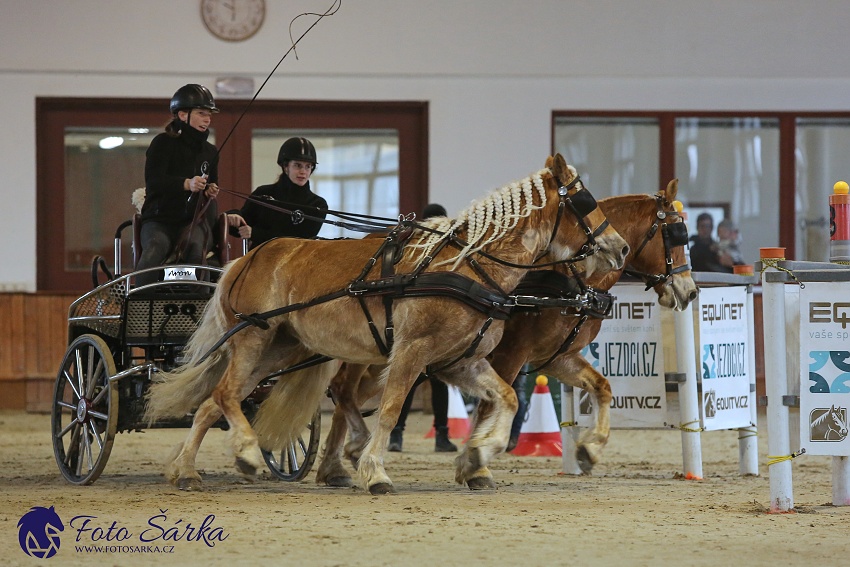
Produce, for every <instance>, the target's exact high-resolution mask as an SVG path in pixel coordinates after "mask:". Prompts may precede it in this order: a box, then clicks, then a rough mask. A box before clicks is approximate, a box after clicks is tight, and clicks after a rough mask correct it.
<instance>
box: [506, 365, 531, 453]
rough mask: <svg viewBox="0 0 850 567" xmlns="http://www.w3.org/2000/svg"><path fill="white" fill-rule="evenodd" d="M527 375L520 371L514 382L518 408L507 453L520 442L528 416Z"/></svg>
mask: <svg viewBox="0 0 850 567" xmlns="http://www.w3.org/2000/svg"><path fill="white" fill-rule="evenodd" d="M529 368H530V367H529V366H526V367H524V368H523V371H526V372H527V371H528V369H529ZM527 377H528V375H527V374H524V373H523V372H520V373H519V374H518V375H517V377H516V380H514V383H513V388H514V392H516V401H517V409H516V414H515V415H514V420H513V422H511V436H510V438H509V439H508V446H507V447H506V448H505V452H506V453H510V452H511V451H513V450H514V449H515V448H516V446H517V443H519V434H520V432H521V431H522V424H523V423H525V420H526V418H527V417H528V397H527V396H526V395H525V383H526V378H527Z"/></svg>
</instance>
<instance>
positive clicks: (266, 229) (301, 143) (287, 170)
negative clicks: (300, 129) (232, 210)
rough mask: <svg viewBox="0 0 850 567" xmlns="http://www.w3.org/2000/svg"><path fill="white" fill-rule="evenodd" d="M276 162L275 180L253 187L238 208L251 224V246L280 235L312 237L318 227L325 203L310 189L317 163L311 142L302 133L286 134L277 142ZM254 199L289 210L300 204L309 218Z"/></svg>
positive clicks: (299, 206) (297, 209) (319, 226)
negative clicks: (278, 146) (264, 204)
mask: <svg viewBox="0 0 850 567" xmlns="http://www.w3.org/2000/svg"><path fill="white" fill-rule="evenodd" d="M277 163H278V165H280V167H281V170H282V172H281V175H280V177H279V178H278V180H277V182H275V183H273V184H271V185H262V186H260V187H257V189H255V190H254V192H253V193H251V199H249V200H247V201H246V202H245V205H244V206H243V207H242V210H241V211H240V214H241V216H242V218H243V219H244V220H245V222H246V223H247V224H248V225H249V226H250V227H251V232H250V238H251V248H256V247H257V246H259V245H260V244H262V243H263V242H266V241H268V240H271V239H272V238H278V237H282V236H290V237H297V238H315V237H316V235H317V234H319V231H320V230H321V228H322V220H324V218H325V214H326V213H325V212H324V210H327V208H328V203H327V201H325V200H324V199H323V198H322V197H320V196H318V195H316V194H315V193H313V191H312V190H311V189H310V176H311V175H312V174H313V172H314V171H315V170H316V166H317V165H318V161H317V160H316V148H315V147H314V146H313V144H312V142H310V140H308V139H307V138H302V137H296V138H289V139H288V140H286V141H285V142H284V143H283V145H281V146H280V151H279V152H278V155H277ZM258 201H268V202H269V204H271V205H274V206H275V207H280V208H284V209H287V210H291V211H301V207H303V208H304V209H306V210H304V211H301V212H303V213H304V214H305V215H308V216H310V217H313V218H310V219H308V218H304V219H298V218H294V217H293V215H290V214H289V213H284V212H281V211H276V210H274V209H272V208H269V207H264V206H263V205H262V204H261V203H260V202H258ZM322 209H324V210H322ZM317 219H318V220H317Z"/></svg>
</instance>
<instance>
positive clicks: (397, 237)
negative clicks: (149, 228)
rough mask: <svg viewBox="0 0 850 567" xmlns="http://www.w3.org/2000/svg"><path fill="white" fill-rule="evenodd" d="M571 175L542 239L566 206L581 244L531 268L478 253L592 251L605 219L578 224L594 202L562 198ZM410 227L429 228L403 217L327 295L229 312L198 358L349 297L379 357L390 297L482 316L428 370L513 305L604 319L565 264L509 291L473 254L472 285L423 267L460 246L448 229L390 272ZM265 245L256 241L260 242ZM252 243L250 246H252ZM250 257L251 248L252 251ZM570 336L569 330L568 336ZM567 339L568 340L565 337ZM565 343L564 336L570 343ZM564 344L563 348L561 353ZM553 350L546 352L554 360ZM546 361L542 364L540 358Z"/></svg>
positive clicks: (389, 336) (604, 307)
mask: <svg viewBox="0 0 850 567" xmlns="http://www.w3.org/2000/svg"><path fill="white" fill-rule="evenodd" d="M578 181H579V178H578V177H576V178H575V179H573V180H572V181H571V182H570V183H569V184H567V185H561V186H560V187H559V188H558V195H559V204H558V214H557V218H556V221H555V223H554V226H553V229H552V235H551V237H550V242H551V241H553V240H554V238H555V236H556V235H557V231H558V227H559V224H560V222H561V215H562V214H563V213H564V212H565V211H566V210H567V209H569V210H570V211H571V212H572V213H573V214H574V216H575V218H576V219H577V221H578V224H579V226H580V227H581V228H582V230H583V231H584V233H585V235H586V236H587V242H586V243H585V244H584V245H583V246H582V248H581V249H580V250H579V252H578V253H577V254H576V255H575V256H573V257H571V258H569V259H567V260H560V261H555V262H548V263H543V264H539V263H538V262H539V260H540V257H538V258H535V261H534V263H533V264H531V265H520V264H513V263H510V262H507V261H505V260H501V259H499V258H496V257H494V256H491V255H489V254H487V253H484V252H483V251H479V252H478V253H479V254H481V255H483V256H484V257H486V258H488V259H490V260H493V261H496V262H498V263H501V264H504V265H507V266H511V267H519V268H528V269H530V268H539V267H541V266H544V267H545V266H554V265H557V264H567V265H569V266H570V267H571V268H572V266H573V263H574V262H576V261H578V260H581V259H584V258H586V257H588V256H589V255H591V254H593V253H595V252H596V251H597V250H598V249H599V247H598V245H597V243H596V240H595V237H596V236H598V235H600V234H601V233H602V232H603V231H604V230H605V229H606V228H607V227H608V220H607V219H605V221H604V222H603V223H601V224H600V226H599V227H597V228H596V230H593V229H592V228H591V227H589V226H588V225H587V223H586V222H585V221H584V217H585V216H587V215H588V214H590V213H591V212H592V211H593V210H595V209H596V207H597V204H596V201H595V199H593V196H592V195H591V194H590V192H589V191H587V190H584V191H579V192H578V193H576V194H575V195H573V196H572V197H570V196H569V190H570V189H572V188H573V187H574V186H575V185H576V183H578ZM414 228H416V229H421V230H429V231H433V229H430V228H428V227H423V226H421V225H418V224H416V223H414V222H412V221H409V220H403V221H401V222H399V224H398V225H397V226H396V227H394V228H393V229H392V230H391V231H390V232H389V234H388V235H387V236H386V238H385V239H384V240H383V242H382V243H381V245H380V246H379V248H378V250H377V251H376V252H375V254H373V255H372V257H371V258H370V259H369V260H368V261H367V263H366V265H365V266H364V268H363V270H362V271H361V272H360V274H359V275H358V276H357V277H356V278H355V279H354V280H353V281H352V282H351V283H350V284H349V285H348V286H347V287H346V288H344V289H341V290H338V291H335V292H333V293H329V294H325V295H322V296H319V297H316V298H313V299H311V300H309V301H305V302H301V303H296V304H291V305H287V306H285V307H280V308H277V309H272V310H270V311H265V312H263V313H252V314H245V313H235V314H234V315H235V317H236V318H238V319H240V320H241V322H240V323H239V324H237V325H236V326H234V327H233V328H231V329H230V330H229V331H228V332H227V333H226V334H225V335H224V336H223V337H222V338H221V339H219V341H218V342H217V343H216V344H215V345H213V347H212V348H211V349H210V350H209V351H208V352H207V353H206V354H205V355H204V356H203V357H202V358H201V360H204V359H206V358H207V357H208V356H209V355H210V354H211V353H212V352H214V351H215V350H216V349H218V348H219V347H220V346H221V345H222V344H224V343H225V342H226V341H227V339H228V338H230V337H231V336H233V335H234V334H235V333H237V332H239V331H241V330H242V329H244V328H245V327H247V326H250V325H253V326H256V327H258V328H261V329H269V328H270V325H269V324H268V322H267V320H268V319H270V318H272V317H276V316H279V315H283V314H286V313H291V312H293V311H297V310H301V309H305V308H307V307H311V306H314V305H318V304H321V303H326V302H328V301H332V300H334V299H338V298H340V297H345V296H351V297H354V298H356V299H357V300H358V303H359V305H360V307H361V309H362V311H363V313H364V315H365V317H366V320H367V323H368V326H369V330H370V332H371V334H372V337H373V338H374V340H375V344H376V346H377V347H378V350H379V351H380V352H381V354H382V355H384V356H389V354H390V352H391V351H392V348H393V344H394V326H393V309H392V307H393V302H394V300H396V299H401V298H409V297H448V298H452V299H456V300H458V301H460V302H462V303H464V304H465V305H467V306H469V307H472V308H473V309H476V310H478V311H479V312H481V313H483V314H484V315H486V316H487V319H486V320H485V321H484V324H483V325H482V327H481V329H480V330H479V331H478V333H477V335H476V337H475V338H474V339H473V341H472V344H470V346H469V347H468V348H467V349H466V350H465V351H464V352H463V353H462V354H461V355H459V356H457V357H456V358H455V359H454V360H452V361H450V362H448V363H445V364H443V365H440V366H439V367H438V368H434V367H429V368H427V369H426V373H429V374H433V373H436V372H439V371H441V370H445V369H446V368H448V367H450V366H452V365H454V364H456V363H458V362H460V361H461V360H463V359H464V358H469V357H471V356H473V355H474V353H475V350H476V349H477V347H478V345H479V344H480V342H481V340H482V339H483V338H484V335H485V333H486V331H487V329H488V328H489V327H490V325H491V324H492V322H493V320H494V319H498V320H507V319H508V318H509V317H510V316H511V313H512V312H513V311H514V310H520V311H527V310H529V309H541V308H547V307H558V308H561V309H562V310H563V309H566V308H568V307H570V308H574V309H575V310H576V312H577V313H580V314H581V315H582V317H583V318H584V319H585V320H586V318H587V317H590V316H593V317H604V316H606V315H607V313H608V312H609V311H610V308H611V304H612V302H613V297H612V296H610V295H609V294H607V293H602V292H598V291H596V290H593V289H592V288H588V287H586V286H585V285H584V283H583V282H581V278H580V277H579V275H578V273H577V272H576V271H575V269H573V273H574V278H571V277H568V276H566V275H563V274H560V273H557V272H554V271H552V270H534V271H531V272H529V273H528V274H526V279H527V280H528V281H527V283H524V282H525V281H526V280H523V282H521V283H520V285H519V286H517V288H516V291H515V292H514V293H513V294H509V293H508V292H506V291H505V290H503V289H501V287H500V286H499V285H498V283H497V282H495V281H494V280H493V279H492V277H491V276H490V275H489V274H487V272H486V271H485V270H484V269H483V268H482V267H481V265H480V264H479V263H478V262H477V261H476V260H475V258H472V257H467V258H466V260H467V262H469V264H470V266H471V267H472V269H473V270H474V271H475V272H476V274H477V275H478V276H480V277H481V279H482V280H483V281H484V282H485V283H486V285H484V284H482V283H479V282H477V281H475V280H473V279H472V278H470V277H468V276H464V275H462V274H459V273H457V272H450V271H445V272H425V271H424V270H425V269H426V268H427V267H428V265H429V264H430V263H431V261H432V260H433V258H434V257H435V256H436V255H437V254H438V253H439V252H440V251H441V250H442V249H443V248H445V247H446V246H448V245H449V244H451V245H453V246H454V247H457V248H459V249H462V248H463V247H464V246H465V245H466V242H464V241H463V240H462V239H460V238H458V237H456V236H455V235H454V234H452V233H449V234H447V235H446V238H443V239H442V240H441V242H440V243H439V244H438V245H437V247H436V248H435V249H434V250H432V251H431V253H430V254H429V255H428V256H427V257H425V258H424V259H423V261H422V262H420V263H419V265H418V266H417V267H416V268H415V269H414V271H413V272H411V273H409V274H396V273H395V265H396V264H397V263H398V262H399V261H400V260H401V258H402V257H403V256H404V247H405V245H406V244H407V242H408V241H409V239H410V237H411V235H412V234H413V232H414ZM265 244H267V243H263V244H262V245H260V247H262V246H264V245H265ZM260 247H258V248H260ZM255 254H256V252H255ZM379 261H380V263H381V272H380V276H381V277H380V278H379V279H371V280H367V279H366V277H367V275H368V274H369V273H370V272H371V271H372V268H373V267H374V266H375V264H377V263H378V262H379ZM375 295H379V296H381V297H382V303H383V306H384V311H385V321H386V324H385V327H384V332H383V337H382V336H381V333H380V332H379V330H378V328H377V325H376V324H375V322H374V319H373V317H372V315H371V312H370V311H369V308H368V306H367V305H366V301H365V298H366V297H367V296H375ZM576 334H577V333H576ZM568 340H569V339H568ZM570 342H572V340H570ZM568 346H569V345H567V346H566V347H563V350H566V348H568ZM558 354H560V351H559V352H557V353H555V354H554V355H553V356H552V359H554V358H555V357H556V356H557V355H558ZM328 360H331V358H330V357H327V356H322V355H315V356H313V357H311V358H309V359H307V360H305V361H302V362H301V363H299V364H298V365H296V366H295V367H292V368H288V369H285V370H282V371H280V372H277V373H275V374H274V375H275V376H279V375H281V374H285V373H289V372H291V371H294V370H295V369H302V368H306V367H308V366H313V365H315V364H321V363H323V362H327V361H328ZM547 364H548V362H547Z"/></svg>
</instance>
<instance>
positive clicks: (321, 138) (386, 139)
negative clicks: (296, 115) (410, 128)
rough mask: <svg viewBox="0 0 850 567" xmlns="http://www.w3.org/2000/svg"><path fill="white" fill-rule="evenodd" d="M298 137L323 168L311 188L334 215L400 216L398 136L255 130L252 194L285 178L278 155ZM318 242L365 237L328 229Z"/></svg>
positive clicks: (392, 132) (368, 132) (373, 132)
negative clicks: (310, 146)
mask: <svg viewBox="0 0 850 567" xmlns="http://www.w3.org/2000/svg"><path fill="white" fill-rule="evenodd" d="M293 136H304V137H306V138H309V139H310V141H311V142H313V145H314V146H315V147H316V153H317V157H318V161H319V165H318V167H317V168H316V171H315V172H313V175H312V176H311V178H310V185H311V188H312V190H313V192H314V193H317V194H318V195H321V196H322V197H324V199H325V200H326V201H327V202H328V207H329V208H330V209H335V210H341V211H345V212H348V213H357V214H367V215H374V216H381V217H389V218H393V219H395V218H396V217H397V216H398V213H399V183H398V175H399V174H398V168H399V155H398V148H399V136H398V132H397V131H395V130H290V129H282V128H280V129H276V128H267V129H254V131H253V136H252V141H251V152H252V183H253V188H252V190H253V189H256V188H257V187H259V186H260V185H265V184H268V183H274V182H275V180H277V178H278V177H279V176H280V174H281V169H280V166H279V165H277V152H278V150H279V149H280V145H281V144H282V143H283V142H284V141H285V140H286V139H288V138H290V137H293ZM329 220H335V219H331V218H330V217H329ZM319 236H320V237H324V238H339V237H348V238H361V237H362V236H363V233H361V232H354V231H350V230H346V229H343V228H340V227H336V226H333V225H330V224H326V225H325V226H324V227H323V228H322V230H321V231H320V232H319Z"/></svg>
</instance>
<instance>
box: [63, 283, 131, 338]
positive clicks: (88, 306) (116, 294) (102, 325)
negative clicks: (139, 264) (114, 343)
mask: <svg viewBox="0 0 850 567" xmlns="http://www.w3.org/2000/svg"><path fill="white" fill-rule="evenodd" d="M126 285H127V280H126V279H123V278H122V279H119V280H115V281H114V282H110V283H109V284H105V285H103V286H101V287H99V288H97V289H95V290H93V291H91V292H89V293H87V294H86V295H84V296H82V297H80V298H79V299H78V300H77V301H75V302H74V303H72V304H71V307H70V308H69V310H68V319H69V322H68V324H69V326H71V327H74V326H82V327H86V328H88V329H91V330H94V331H96V332H98V333H101V334H103V335H106V336H109V337H116V338H117V337H118V336H119V334H120V332H121V320H120V317H121V315H122V310H123V307H124V297H125V295H126V292H127V290H126ZM77 317H82V318H85V319H84V320H79V321H75V320H73V319H74V318H77ZM101 318H102V319H101Z"/></svg>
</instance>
